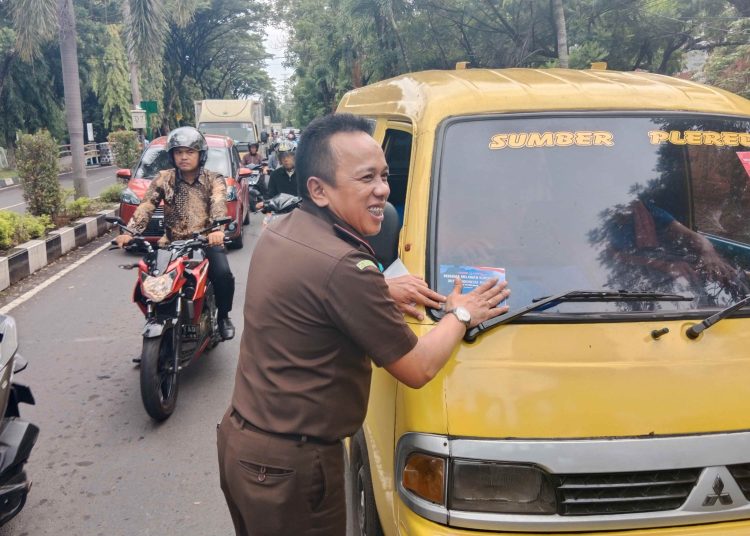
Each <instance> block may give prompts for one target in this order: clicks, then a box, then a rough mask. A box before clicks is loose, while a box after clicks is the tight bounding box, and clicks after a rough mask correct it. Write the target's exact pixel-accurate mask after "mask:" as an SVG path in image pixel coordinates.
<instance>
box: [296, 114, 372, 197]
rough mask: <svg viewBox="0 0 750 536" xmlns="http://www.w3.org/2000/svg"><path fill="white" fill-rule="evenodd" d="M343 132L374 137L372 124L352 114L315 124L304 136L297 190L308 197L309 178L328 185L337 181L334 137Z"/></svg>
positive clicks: (299, 150)
mask: <svg viewBox="0 0 750 536" xmlns="http://www.w3.org/2000/svg"><path fill="white" fill-rule="evenodd" d="M340 132H364V133H365V134H372V126H371V124H370V122H368V121H367V120H366V119H364V118H362V117H358V116H356V115H352V114H331V115H326V116H324V117H320V118H318V119H315V120H314V121H312V122H311V123H310V124H309V125H308V126H307V127H305V132H304V133H303V134H302V136H300V141H299V144H298V145H297V152H296V156H295V172H296V173H297V189H298V191H299V193H300V195H301V196H302V197H305V198H308V199H309V197H310V194H309V193H308V191H307V179H309V178H310V177H318V178H319V179H321V180H323V181H325V182H327V183H328V184H335V183H336V182H335V181H336V161H335V156H334V155H333V152H332V151H331V144H330V140H331V136H333V135H334V134H338V133H340Z"/></svg>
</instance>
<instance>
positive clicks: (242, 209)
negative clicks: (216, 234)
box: [117, 134, 252, 249]
mask: <svg viewBox="0 0 750 536" xmlns="http://www.w3.org/2000/svg"><path fill="white" fill-rule="evenodd" d="M206 141H207V142H208V159H207V160H206V169H208V170H210V171H214V172H216V173H221V174H222V175H223V176H224V178H225V179H226V182H227V215H228V216H229V217H231V218H232V223H230V224H229V226H228V229H229V231H230V232H229V237H230V238H231V239H232V241H231V242H230V243H229V244H227V246H228V247H230V248H232V249H239V248H241V247H242V231H243V226H244V225H247V224H248V223H250V202H249V197H248V188H247V179H248V177H250V174H251V173H252V171H251V170H249V169H246V168H243V167H240V155H239V153H238V151H237V147H236V146H235V144H234V142H233V141H232V139H231V138H228V137H227V136H217V135H210V134H207V135H206ZM166 145H167V138H166V137H165V136H162V137H160V138H156V139H155V140H154V141H152V142H151V144H150V145H149V146H148V147H147V148H146V150H145V151H143V154H142V155H141V159H140V161H139V162H138V165H136V167H135V171H132V172H131V170H129V169H120V170H118V171H117V177H118V178H119V179H121V180H127V182H128V185H127V187H126V188H125V189H124V190H123V192H122V195H121V197H120V217H121V218H122V219H123V220H124V221H126V222H128V221H130V218H131V217H132V216H133V213H134V212H135V209H136V208H138V205H140V204H141V201H142V200H143V196H144V195H146V191H147V190H148V187H149V185H150V184H151V180H152V179H153V178H154V177H156V175H157V174H158V173H159V172H160V171H162V170H165V169H170V168H171V167H172V164H171V163H170V161H169V155H168V154H167V151H166ZM143 235H144V236H145V237H146V239H147V240H148V241H150V242H156V241H158V240H159V238H161V237H162V236H163V235H164V207H163V206H159V207H158V208H157V209H156V211H155V212H154V214H153V216H151V221H150V222H149V224H148V227H146V230H145V231H144V233H143Z"/></svg>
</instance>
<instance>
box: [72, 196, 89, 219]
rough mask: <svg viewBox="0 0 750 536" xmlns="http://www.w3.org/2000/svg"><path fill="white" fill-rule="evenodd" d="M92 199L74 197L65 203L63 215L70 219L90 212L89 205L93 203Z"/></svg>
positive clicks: (81, 216)
mask: <svg viewBox="0 0 750 536" xmlns="http://www.w3.org/2000/svg"><path fill="white" fill-rule="evenodd" d="M93 201H94V200H93V199H91V198H90V197H79V198H78V199H74V200H73V201H70V202H69V203H67V204H66V205H65V215H66V216H68V217H69V218H70V219H71V220H77V219H78V218H83V217H84V216H88V215H89V214H90V213H91V210H92V208H91V205H92V204H93Z"/></svg>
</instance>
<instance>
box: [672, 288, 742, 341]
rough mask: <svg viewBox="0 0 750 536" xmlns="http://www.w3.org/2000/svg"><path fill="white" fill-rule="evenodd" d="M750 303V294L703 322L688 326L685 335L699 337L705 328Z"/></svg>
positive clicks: (692, 337) (689, 337)
mask: <svg viewBox="0 0 750 536" xmlns="http://www.w3.org/2000/svg"><path fill="white" fill-rule="evenodd" d="M749 305H750V294H749V295H747V296H745V297H744V298H742V299H741V300H740V301H738V302H737V303H735V304H733V305H730V306H729V307H727V308H726V309H722V310H721V311H719V312H718V313H716V314H713V315H711V316H709V317H708V318H706V319H705V320H704V321H703V322H701V323H700V324H696V325H694V326H691V327H689V328H688V330H687V331H686V332H685V335H687V337H688V339H693V340H695V339H697V338H698V335H700V334H701V333H703V332H704V331H705V330H707V329H708V328H710V327H711V326H713V325H714V324H716V323H717V322H718V321H719V320H723V319H725V318H726V317H728V316H729V315H731V314H732V313H733V312H735V311H738V310H740V309H742V308H743V307H747V306H749Z"/></svg>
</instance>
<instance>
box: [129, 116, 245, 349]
mask: <svg viewBox="0 0 750 536" xmlns="http://www.w3.org/2000/svg"><path fill="white" fill-rule="evenodd" d="M167 152H168V153H169V160H170V162H171V163H172V165H173V166H174V169H168V170H164V171H160V172H159V174H158V175H157V176H156V177H155V178H154V179H153V180H152V181H151V184H150V186H149V188H148V191H147V192H146V195H145V196H144V198H143V201H142V202H141V204H140V205H139V206H138V209H137V210H136V211H135V213H134V214H133V217H132V218H131V219H130V221H129V222H128V228H130V229H131V230H132V231H133V232H134V233H142V232H143V231H145V229H146V226H147V225H148V222H149V220H150V219H151V215H152V214H153V213H154V211H155V210H156V208H157V207H158V206H159V204H160V203H161V202H162V201H163V202H164V227H165V231H166V232H165V235H164V237H162V239H161V240H160V241H159V243H160V245H165V244H166V243H167V242H169V241H171V240H183V239H187V238H192V236H193V234H194V233H195V232H197V231H199V230H201V229H205V228H206V227H208V226H209V225H210V224H211V222H212V221H214V220H217V219H219V218H224V217H226V215H227V205H226V200H227V187H226V183H225V181H224V177H222V176H221V175H220V174H218V173H214V172H213V171H209V170H207V169H205V168H204V167H203V166H204V165H205V163H206V159H207V158H208V144H207V143H206V139H205V138H204V137H203V134H201V133H200V132H198V131H197V130H196V129H195V128H193V127H180V128H177V129H175V130H173V131H172V132H170V133H169V135H168V137H167ZM207 239H208V246H209V247H207V248H206V256H207V258H208V262H209V265H208V278H209V280H210V281H211V282H212V284H213V286H214V292H215V295H216V308H217V309H218V323H219V333H220V334H221V337H222V339H225V340H226V339H231V338H232V337H234V332H235V329H234V324H232V320H231V319H230V318H229V311H231V310H232V301H233V298H234V276H233V275H232V271H231V269H230V268H229V262H228V261H227V254H226V250H225V249H224V231H223V230H221V229H216V230H214V231H212V232H210V233H209V234H208V236H207ZM131 240H133V236H132V235H131V234H129V233H127V232H125V233H123V234H121V235H120V236H118V237H117V238H116V239H115V241H116V242H117V245H118V246H120V247H124V246H125V245H127V244H128V243H129V242H130V241H131Z"/></svg>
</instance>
